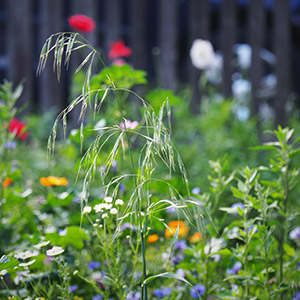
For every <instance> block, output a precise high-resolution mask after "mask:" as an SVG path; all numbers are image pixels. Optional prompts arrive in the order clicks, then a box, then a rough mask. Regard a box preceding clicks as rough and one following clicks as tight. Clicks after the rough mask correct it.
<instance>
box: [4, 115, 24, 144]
mask: <svg viewBox="0 0 300 300" xmlns="http://www.w3.org/2000/svg"><path fill="white" fill-rule="evenodd" d="M25 127H26V123H24V122H21V121H19V120H18V119H17V118H13V119H12V120H11V121H10V123H9V127H8V130H9V132H12V133H13V134H14V135H15V136H16V137H17V138H18V139H19V140H22V141H23V140H26V139H27V138H28V131H24V128H25Z"/></svg>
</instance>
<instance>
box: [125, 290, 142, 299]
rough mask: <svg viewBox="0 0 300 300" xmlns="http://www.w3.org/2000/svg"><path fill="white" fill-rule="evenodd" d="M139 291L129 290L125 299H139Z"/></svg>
mask: <svg viewBox="0 0 300 300" xmlns="http://www.w3.org/2000/svg"><path fill="white" fill-rule="evenodd" d="M140 298H141V293H140V292H135V293H133V292H129V294H128V295H127V297H126V299H125V300H140Z"/></svg>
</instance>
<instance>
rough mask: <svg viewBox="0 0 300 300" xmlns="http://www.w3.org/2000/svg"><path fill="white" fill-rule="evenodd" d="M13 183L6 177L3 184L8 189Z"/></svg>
mask: <svg viewBox="0 0 300 300" xmlns="http://www.w3.org/2000/svg"><path fill="white" fill-rule="evenodd" d="M12 183H13V180H12V179H11V178H10V177H6V178H5V179H4V180H3V182H2V186H3V187H8V186H9V185H11V184H12Z"/></svg>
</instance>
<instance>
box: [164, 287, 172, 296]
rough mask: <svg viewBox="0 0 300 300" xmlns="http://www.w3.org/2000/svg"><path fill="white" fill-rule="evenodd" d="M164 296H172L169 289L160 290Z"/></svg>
mask: <svg viewBox="0 0 300 300" xmlns="http://www.w3.org/2000/svg"><path fill="white" fill-rule="evenodd" d="M162 291H163V294H164V296H171V295H172V290H171V289H170V288H167V287H166V288H163V289H162Z"/></svg>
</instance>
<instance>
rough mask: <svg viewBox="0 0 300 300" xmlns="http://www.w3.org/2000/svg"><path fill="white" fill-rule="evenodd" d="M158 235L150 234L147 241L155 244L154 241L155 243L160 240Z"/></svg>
mask: <svg viewBox="0 0 300 300" xmlns="http://www.w3.org/2000/svg"><path fill="white" fill-rule="evenodd" d="M158 238H159V237H158V235H157V234H150V235H149V236H148V239H147V243H149V244H153V243H155V242H156V241H157V240H158Z"/></svg>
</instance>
